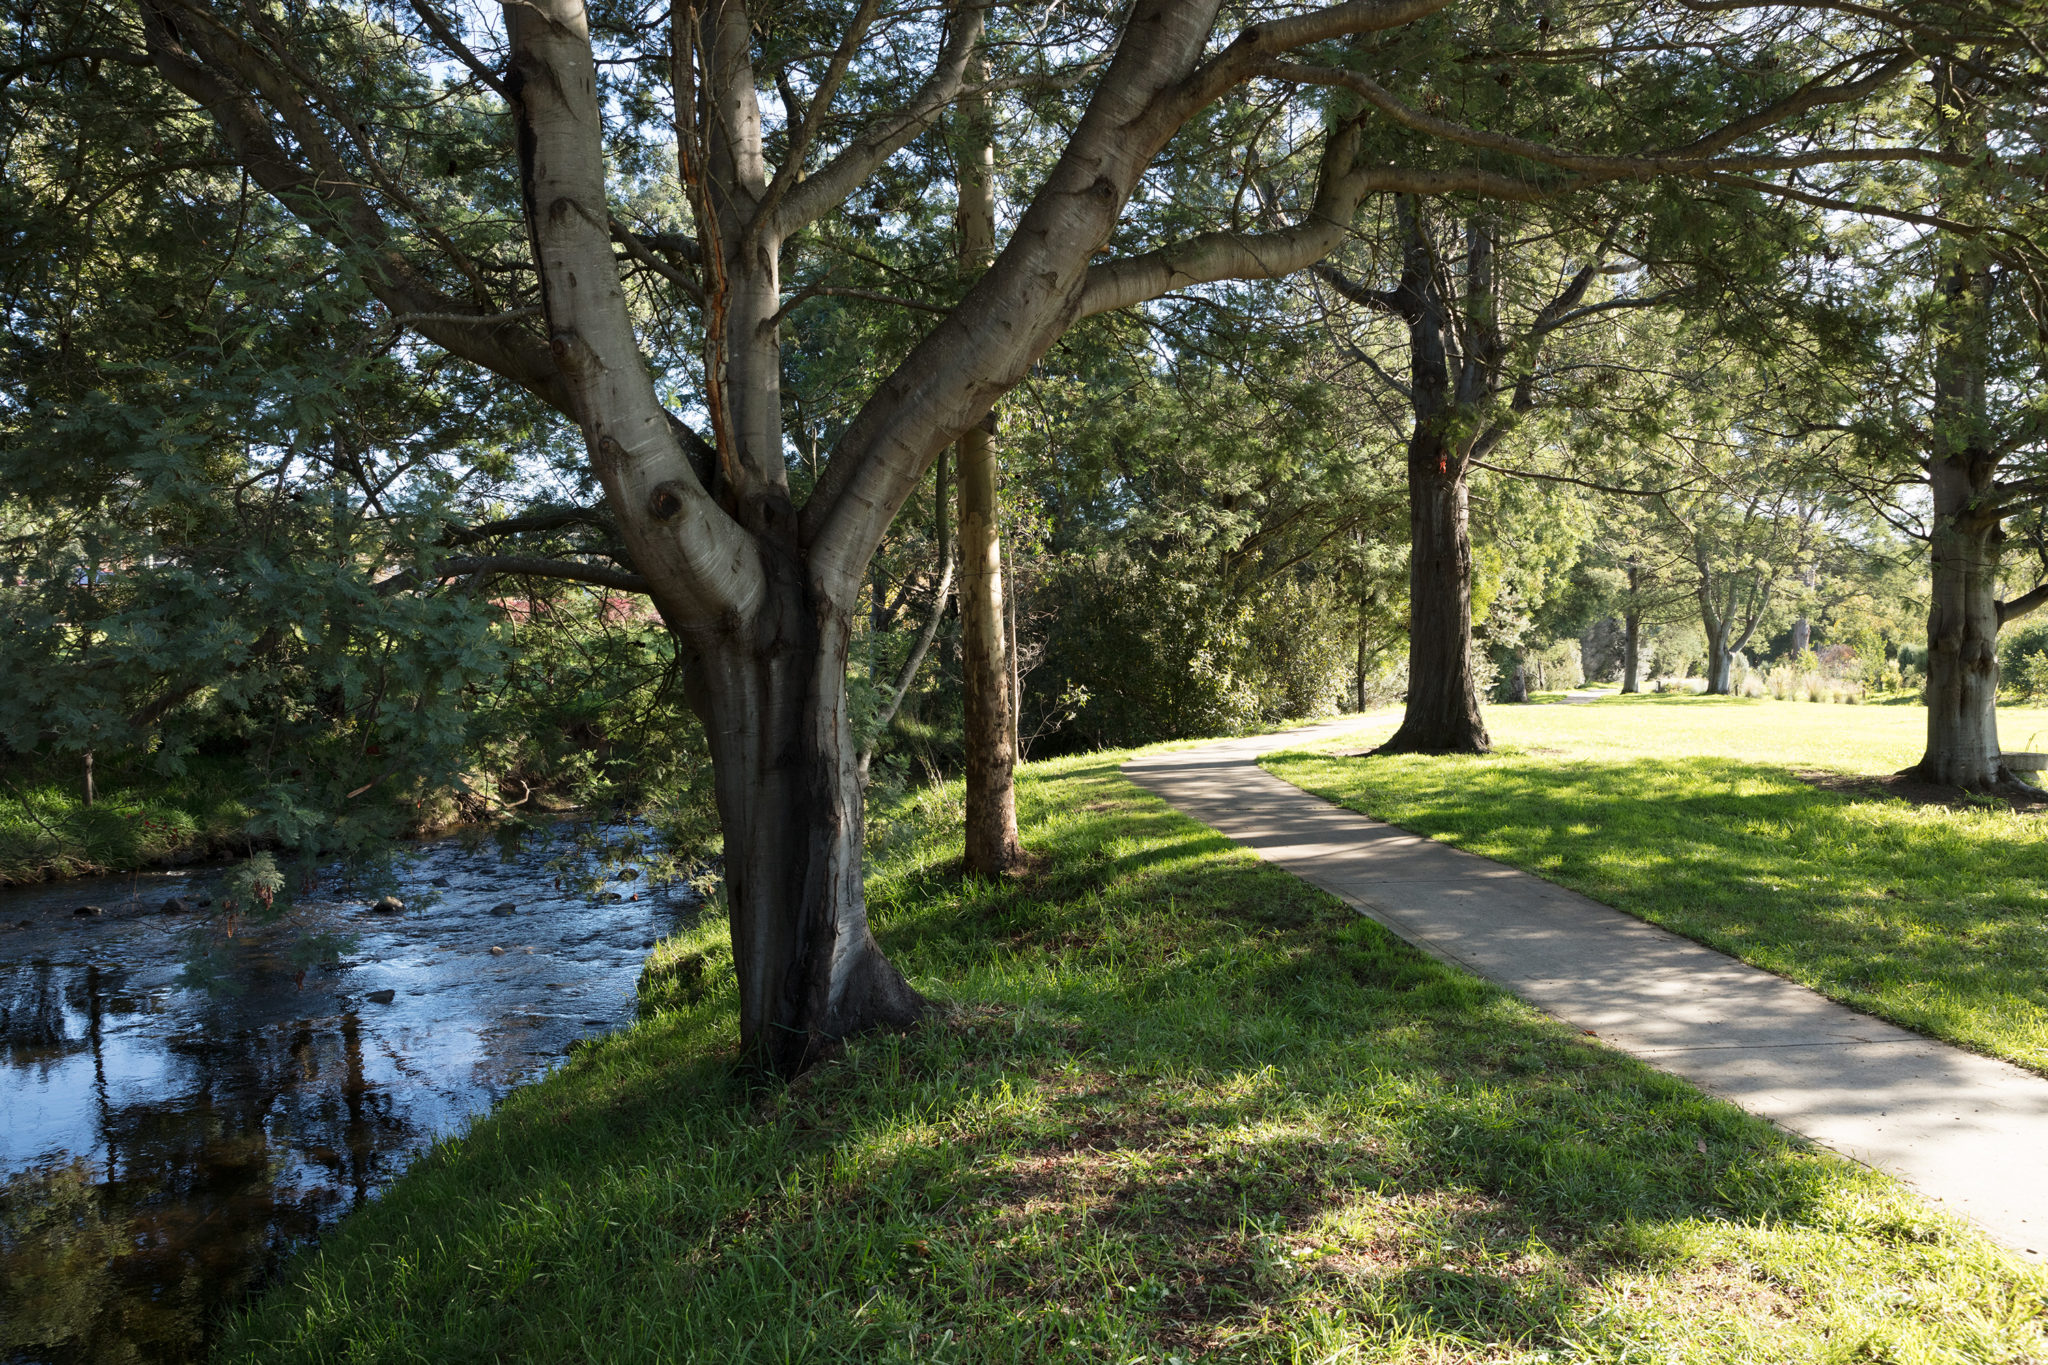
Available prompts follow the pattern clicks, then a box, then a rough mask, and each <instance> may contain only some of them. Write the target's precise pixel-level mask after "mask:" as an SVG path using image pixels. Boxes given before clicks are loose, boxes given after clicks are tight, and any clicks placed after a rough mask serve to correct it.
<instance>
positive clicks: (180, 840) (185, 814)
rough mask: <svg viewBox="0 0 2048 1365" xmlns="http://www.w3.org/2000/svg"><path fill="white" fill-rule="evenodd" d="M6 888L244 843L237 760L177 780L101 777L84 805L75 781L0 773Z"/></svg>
mask: <svg viewBox="0 0 2048 1365" xmlns="http://www.w3.org/2000/svg"><path fill="white" fill-rule="evenodd" d="M0 779H4V781H0V886H6V885H10V884H15V883H22V882H40V881H53V880H57V879H60V878H64V877H88V876H94V875H97V874H100V873H107V872H132V871H135V870H136V869H138V868H144V867H153V866H158V865H162V864H166V863H176V862H189V861H193V860H196V859H201V858H209V857H219V856H225V855H227V854H230V853H237V852H241V851H243V850H244V848H245V847H246V844H245V841H244V840H243V837H242V831H243V828H244V826H245V825H246V824H247V823H248V819H249V814H250V812H249V809H248V806H247V805H246V803H245V802H244V800H243V790H244V788H245V787H246V784H247V779H246V776H245V774H244V771H243V765H242V764H241V763H240V762H226V761H208V760H204V759H201V760H195V761H194V762H192V763H191V764H190V766H189V767H188V769H187V771H186V772H185V774H184V775H183V776H182V777H179V778H177V779H175V780H173V779H167V778H163V777H161V776H158V775H156V774H154V773H129V772H124V771H122V770H119V769H112V768H110V769H108V770H104V771H102V772H101V774H100V776H99V786H100V788H101V793H100V797H99V799H98V800H97V801H95V802H94V803H93V804H92V805H90V806H88V805H86V804H85V800H84V792H83V785H82V782H81V781H80V780H79V777H78V775H76V774H72V773H68V772H67V773H66V774H65V775H64V776H63V777H62V778H61V779H60V778H57V777H55V776H52V775H51V774H49V773H47V772H44V773H36V772H28V771H16V772H11V773H9V772H0Z"/></svg>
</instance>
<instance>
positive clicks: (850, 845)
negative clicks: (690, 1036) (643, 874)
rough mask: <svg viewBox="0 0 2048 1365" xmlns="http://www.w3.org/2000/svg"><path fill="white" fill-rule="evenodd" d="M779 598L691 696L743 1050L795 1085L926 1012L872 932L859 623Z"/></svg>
mask: <svg viewBox="0 0 2048 1365" xmlns="http://www.w3.org/2000/svg"><path fill="white" fill-rule="evenodd" d="M792 567H793V566H792ZM774 594H775V595H774V599H773V603H772V609H771V610H768V611H764V612H762V613H761V615H760V617H759V618H758V622H759V623H758V625H756V626H755V627H754V628H753V629H752V630H751V631H750V632H748V633H746V634H744V635H742V636H741V637H739V638H735V639H730V640H729V641H727V642H724V643H722V644H721V645H717V646H713V647H711V648H707V649H704V650H701V651H699V652H698V655H697V658H696V659H695V661H694V662H693V666H692V668H691V670H690V691H691V698H692V701H693V702H694V703H695V704H696V707H697V709H698V711H699V713H700V714H701V715H702V717H703V720H704V729H705V734H706V736H707V737H708V738H709V740H710V745H711V756H712V764H713V772H714V774H715V778H716V788H717V795H718V810H719V823H720V826H721V828H723V830H724V831H725V884H726V898H727V901H728V904H729V907H730V913H731V917H732V943H733V960H734V967H735V969H736V971H737V973H738V976H739V983H740V1042H741V1046H742V1048H743V1049H744V1050H745V1051H746V1052H748V1053H749V1054H751V1055H753V1056H756V1057H759V1058H761V1059H763V1060H764V1061H766V1063H767V1064H768V1065H769V1066H770V1067H772V1068H773V1069H775V1070H777V1071H781V1072H783V1073H785V1074H787V1073H791V1072H795V1071H798V1070H801V1069H802V1068H803V1067H804V1066H805V1065H806V1064H807V1063H808V1062H809V1061H810V1060H812V1059H813V1058H814V1057H815V1056H817V1055H818V1054H819V1053H820V1052H821V1051H823V1050H825V1049H827V1048H829V1047H831V1046H832V1045H834V1044H836V1043H837V1042H838V1041H839V1040H840V1039H842V1038H845V1037H847V1036H849V1035H851V1034H854V1033H858V1032H861V1031H863V1030H865V1029H871V1028H875V1027H880V1026H887V1025H902V1024H908V1023H911V1022H913V1021H914V1020H916V1019H917V1017H918V1016H919V1015H920V1013H921V1012H922V1010H923V1006H924V1002H923V1000H922V999H921V997H919V995H918V994H917V992H916V991H914V990H913V989H911V987H910V985H909V983H908V982H906V981H905V980H904V979H903V975H902V973H901V972H899V971H897V969H896V967H895V966H894V965H893V964H892V963H891V962H890V961H889V960H888V959H887V958H886V957H884V956H883V955H882V952H881V950H880V948H878V947H877V946H876V944H875V940H874V936H873V934H872V933H871V932H870V931H869V928H868V920H867V903H866V899H865V897H864V895H863V893H862V884H861V852H862V849H861V799H862V798H861V790H860V782H859V776H858V755H857V754H856V752H855V748H854V743H853V735H852V731H851V728H850V726H849V724H848V715H847V708H846V653H847V647H848V640H849V634H850V632H849V630H848V622H847V619H846V617H845V615H844V614H843V613H841V612H839V611H838V610H836V609H835V608H833V607H831V606H830V605H829V604H825V603H822V602H821V601H820V600H819V599H818V598H817V597H816V596H815V595H813V594H809V593H806V592H805V591H804V590H803V589H802V588H801V587H800V586H799V585H798V584H797V582H796V581H795V578H794V575H793V574H792V575H789V576H787V577H786V578H784V580H783V581H780V582H777V583H776V584H775V587H774Z"/></svg>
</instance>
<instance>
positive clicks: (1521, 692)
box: [1508, 653, 1529, 703]
mask: <svg viewBox="0 0 2048 1365" xmlns="http://www.w3.org/2000/svg"><path fill="white" fill-rule="evenodd" d="M1508 700H1509V701H1511V702H1522V703H1526V702H1527V701H1528V700H1529V666H1528V662H1527V661H1526V660H1525V659H1524V658H1523V657H1522V656H1521V655H1520V654H1519V653H1517V654H1516V655H1515V671H1514V673H1513V674H1511V675H1510V676H1509V678H1508Z"/></svg>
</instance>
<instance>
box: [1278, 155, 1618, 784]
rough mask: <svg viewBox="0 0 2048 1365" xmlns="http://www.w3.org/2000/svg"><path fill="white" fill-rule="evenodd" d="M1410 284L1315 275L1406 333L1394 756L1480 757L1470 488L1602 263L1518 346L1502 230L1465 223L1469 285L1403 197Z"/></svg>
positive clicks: (1560, 297) (1523, 409)
mask: <svg viewBox="0 0 2048 1365" xmlns="http://www.w3.org/2000/svg"><path fill="white" fill-rule="evenodd" d="M1397 218H1398V222H1399V224H1400V231H1401V238H1402V259H1401V277H1400V280H1399V282H1398V283H1397V284H1396V285H1395V287H1394V288H1393V289H1391V290H1387V291H1376V290H1372V289H1368V288H1365V287H1364V286H1362V285H1361V284H1359V283H1357V282H1356V281H1353V280H1351V279H1349V278H1348V277H1346V276H1345V275H1344V274H1343V273H1342V272H1340V271H1337V270H1335V269H1333V268H1330V267H1327V266H1323V267H1318V273H1319V274H1320V275H1321V276H1322V277H1323V278H1324V279H1326V280H1328V281H1329V282H1330V283H1331V285H1332V286H1334V287H1335V288H1336V289H1337V291H1338V292H1339V293H1341V294H1343V295H1344V296H1345V297H1346V298H1348V299H1350V300H1352V301H1353V302H1354V303H1359V304H1363V305H1365V306H1367V307H1371V308H1375V309H1378V310H1380V311H1382V312H1387V313H1391V314H1393V315H1395V316H1397V317H1399V318H1400V319H1401V320H1402V321H1403V322H1404V323H1405V324H1406V325H1407V331H1408V373H1409V378H1408V388H1407V397H1408V402H1409V407H1410V409H1411V411H1412V414H1413V427H1412V429H1411V431H1410V434H1409V438H1408V528H1409V542H1408V544H1409V558H1408V602H1409V617H1408V703H1407V709H1406V712H1405V713H1404V714H1403V716H1402V718H1401V726H1400V728H1399V729H1397V730H1396V731H1395V732H1394V734H1393V736H1392V738H1390V739H1388V741H1387V742H1386V743H1385V744H1384V745H1382V746H1381V751H1382V752H1385V753H1422V754H1457V753H1465V754H1483V753H1485V752H1487V751H1488V749H1490V748H1491V747H1492V741H1491V739H1490V738H1489V737H1488V735H1487V733H1486V724H1485V721H1484V720H1483V719H1482V717H1481V715H1480V709H1479V691H1478V686H1477V682H1476V680H1475V678H1474V675H1473V671H1472V540H1471V512H1470V498H1469V494H1468V491H1467V485H1466V480H1467V478H1468V477H1469V475H1470V473H1471V469H1472V462H1473V461H1474V460H1475V459H1480V458H1483V457H1484V456H1485V455H1486V454H1488V453H1489V452H1490V451H1491V450H1492V448H1493V447H1494V446H1495V445H1497V444H1498V443H1499V442H1500V441H1502V440H1503V439H1505V438H1506V437H1507V435H1508V433H1509V432H1511V431H1512V430H1513V429H1514V427H1515V426H1516V425H1517V424H1518V423H1519V422H1520V420H1521V419H1522V417H1523V416H1524V415H1526V414H1527V413H1528V412H1529V410H1530V409H1531V408H1533V407H1534V406H1535V398H1536V394H1535V384H1534V378H1533V374H1532V370H1533V367H1534V365H1535V363H1536V360H1537V358H1538V356H1539V354H1540V352H1541V350H1542V347H1543V344H1544V342H1545V340H1546V339H1547V338H1548V337H1550V335H1551V334H1552V333H1554V332H1555V331H1556V330H1557V329H1558V328H1559V327H1561V326H1563V325H1565V324H1566V323H1567V322H1568V321H1570V320H1572V319H1573V318H1575V317H1578V316H1582V315H1583V313H1582V312H1581V311H1580V304H1581V303H1582V302H1583V301H1584V299H1585V297H1586V291H1587V290H1588V289H1589V288H1590V287H1591V285H1592V283H1593V281H1594V280H1595V279H1596V278H1598V277H1599V273H1600V262H1599V261H1597V260H1596V261H1594V262H1592V263H1589V264H1588V265H1586V266H1585V267H1584V268H1582V269H1581V270H1579V271H1578V272H1577V273H1576V274H1575V275H1573V276H1572V277H1571V279H1570V280H1569V281H1568V282H1567V283H1566V285H1565V287H1564V288H1563V289H1562V290H1561V291H1559V293H1558V294H1557V295H1556V296H1555V297H1553V298H1552V299H1551V300H1550V301H1549V302H1548V303H1546V304H1545V305H1544V306H1543V307H1542V308H1541V309H1539V310H1538V311H1537V312H1536V314H1535V316H1534V317H1533V318H1532V319H1531V320H1530V322H1529V324H1528V326H1527V327H1526V328H1525V329H1524V330H1523V331H1522V333H1521V334H1520V335H1519V336H1517V337H1516V338H1514V339H1513V341H1512V343H1511V342H1510V340H1509V338H1508V337H1507V336H1506V335H1505V333H1504V332H1503V329H1502V326H1501V319H1500V306H1501V300H1500V292H1501V291H1500V280H1499V276H1498V268H1499V267H1498V261H1497V259H1496V244H1495V240H1494V239H1495V234H1496V228H1495V225H1494V223H1493V221H1492V219H1491V218H1490V217H1489V216H1488V215H1487V214H1486V213H1484V212H1478V213H1474V214H1473V215H1472V216H1471V218H1470V219H1469V220H1468V221H1467V222H1466V224H1465V262H1464V277H1463V280H1462V288H1461V289H1460V291H1459V293H1458V294H1457V296H1456V297H1453V295H1452V294H1451V293H1450V292H1449V290H1448V288H1447V285H1448V280H1447V274H1448V272H1447V270H1446V268H1445V266H1444V263H1443V261H1442V260H1441V259H1439V256H1438V252H1437V249H1436V244H1435V237H1434V234H1433V233H1432V231H1431V228H1430V225H1429V223H1428V222H1427V221H1426V219H1425V216H1424V211H1423V207H1422V204H1421V202H1420V201H1419V200H1417V199H1415V198H1412V197H1410V196H1405V195H1404V196H1401V197H1400V198H1399V199H1398V200H1397Z"/></svg>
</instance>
